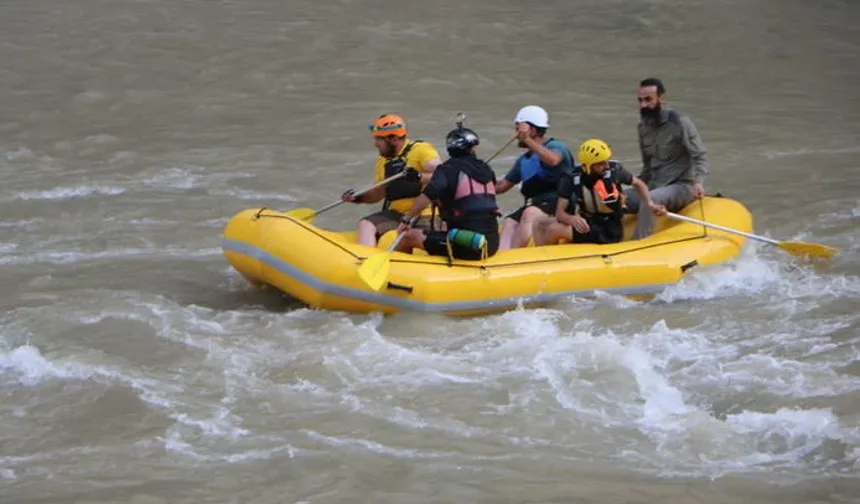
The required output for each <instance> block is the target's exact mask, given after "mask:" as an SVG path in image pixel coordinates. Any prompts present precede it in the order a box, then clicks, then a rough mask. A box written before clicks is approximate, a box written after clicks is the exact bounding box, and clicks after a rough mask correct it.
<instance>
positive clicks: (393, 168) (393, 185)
mask: <svg viewBox="0 0 860 504" xmlns="http://www.w3.org/2000/svg"><path fill="white" fill-rule="evenodd" d="M421 142H422V141H421V140H415V141H412V142H409V143H407V144H406V147H405V148H404V149H403V152H401V153H400V154H398V155H397V156H395V157H393V158H389V159H388V160H387V161H386V162H385V176H384V177H383V178H389V177H392V176H394V175H397V174H398V173H400V172H402V171H404V170H405V169H406V168H407V166H406V155H407V154H409V151H410V150H412V147H414V146H415V145H416V144H418V143H421ZM419 171H420V170H419ZM421 189H422V186H421V181H420V180H418V181H411V180H406V179H405V178H399V179H397V180H393V181H391V182H389V183H388V185H386V186H385V202H384V203H383V204H382V207H383V208H384V209H388V207H389V205H391V202H392V201H394V200H399V199H406V198H415V197H417V196H419V195H420V194H421Z"/></svg>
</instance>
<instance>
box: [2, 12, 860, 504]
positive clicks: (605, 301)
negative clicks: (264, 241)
mask: <svg viewBox="0 0 860 504" xmlns="http://www.w3.org/2000/svg"><path fill="white" fill-rule="evenodd" d="M858 20H860V3H858V2H855V1H847V0H844V1H838V0H817V1H815V2H812V1H803V0H723V1H721V2H714V1H696V0H685V1H682V0H639V1H629V0H624V1H622V0H600V1H598V0H578V1H557V0H553V1H546V2H540V3H538V2H535V3H528V2H525V3H524V2H516V1H512V0H495V1H492V2H491V1H487V0H481V1H477V0H476V1H472V2H454V1H452V0H434V1H432V2H429V1H428V2H421V3H419V2H401V3H399V4H398V3H385V2H374V1H370V0H339V1H338V0H330V1H327V2H311V1H307V0H291V1H290V2H277V1H275V0H246V1H238V0H237V1H228V0H223V1H214V0H210V1H202V0H187V1H184V2H177V1H167V0H151V1H144V0H139V1H134V0H125V1H122V0H77V1H75V2H68V1H60V0H40V1H31V2H23V1H19V2H12V1H4V2H0V62H2V64H0V83H2V85H0V180H2V184H0V252H2V254H0V268H2V269H0V279H2V286H3V288H2V289H0V309H2V311H0V315H2V318H0V426H2V427H0V501H2V502H9V503H13V502H14V503H19V504H24V503H48V502H50V503H136V504H144V503H145V504H151V503H204V502H206V503H208V502H212V503H228V502H229V503H242V504H245V503H283V502H296V503H298V502H303V503H314V504H328V503H341V502H374V503H403V502H427V503H451V502H463V503H465V502H476V503H477V502H480V503H490V502H494V503H495V502H500V503H501V502H511V503H525V502H529V503H563V502H564V503H569V502H624V503H650V502H665V503H692V502H714V503H723V504H729V503H741V502H756V503H801V502H802V503H812V502H860V358H858V355H860V345H858V344H860V332H858V327H860V315H858V310H857V307H858V302H860V259H858V256H857V252H858V248H860V241H858V234H857V231H856V230H857V227H858V224H860V199H858V192H860V93H858V89H860V88H858V85H857V82H858V80H860V66H858V65H857V64H856V62H857V57H856V55H857V53H858V50H860V29H858V26H860V24H858ZM650 75H656V76H659V77H662V78H663V79H664V81H665V83H666V86H667V88H668V95H667V97H668V100H669V103H670V105H672V106H675V107H677V108H679V109H680V110H682V111H683V112H685V113H686V114H688V115H690V117H691V118H692V119H693V120H694V122H695V123H696V125H697V127H698V128H699V131H700V133H701V135H702V138H703V140H704V141H705V143H706V145H707V147H708V149H709V152H710V157H711V176H710V178H709V179H708V184H707V188H708V190H709V192H711V193H713V192H716V191H720V192H722V193H723V194H724V195H726V196H729V197H732V198H735V199H738V200H740V201H742V202H744V203H745V204H746V205H747V206H748V207H749V208H750V210H751V211H752V212H753V214H754V216H755V226H756V231H757V232H758V233H760V234H764V235H767V236H771V237H774V238H777V239H782V240H802V241H809V242H816V243H826V244H828V245H832V246H836V247H838V248H840V250H841V253H840V255H839V256H837V257H836V258H835V260H834V261H833V262H832V263H830V264H827V265H806V264H802V263H799V262H797V261H796V260H794V259H793V258H792V257H791V256H789V255H788V254H785V253H783V252H782V251H780V250H778V249H775V248H774V247H769V246H767V245H761V244H757V243H751V244H750V246H749V247H748V248H747V249H746V250H745V251H744V252H743V254H742V256H741V257H740V258H739V259H738V260H736V261H733V262H731V263H729V264H726V265H723V266H720V267H716V268H711V269H704V270H701V271H697V272H694V273H692V274H691V275H690V277H689V278H688V279H687V280H685V281H684V282H683V283H682V284H680V285H678V286H676V287H672V288H670V289H669V290H667V291H666V292H664V293H662V294H661V295H659V296H658V297H657V298H656V299H654V300H652V301H649V302H633V301H630V300H627V299H624V298H619V297H614V296H600V297H598V298H596V299H569V300H566V301H564V302H559V303H555V304H553V305H551V306H547V307H545V308H543V309H530V310H516V311H511V312H508V313H505V314H500V315H494V316H486V317H475V318H467V319H448V318H445V317H441V316H435V315H423V314H421V315H416V314H399V315H397V316H393V317H390V318H382V317H380V316H377V315H348V314H341V313H329V312H325V311H312V310H307V309H303V308H302V307H301V306H299V305H297V304H296V303H294V302H290V301H289V300H285V299H283V298H281V297H280V296H278V295H276V294H273V293H271V292H256V291H254V290H252V289H251V288H250V287H249V286H248V285H247V284H246V283H245V282H244V281H243V280H242V279H241V278H240V277H239V276H238V275H237V274H236V273H235V272H233V271H232V270H231V269H230V268H229V267H228V265H227V263H226V261H225V259H224V258H223V256H222V255H221V250H220V248H219V241H220V233H221V230H222V228H223V226H224V224H225V223H226V221H227V219H228V218H229V217H230V216H231V215H233V214H234V213H235V212H237V211H239V210H240V209H243V208H247V207H256V206H268V207H272V208H279V209H289V208H294V207H297V206H309V207H314V208H318V207H320V206H323V205H325V204H327V203H329V202H331V201H332V200H334V199H336V198H337V196H338V195H339V194H340V192H341V191H343V190H344V189H346V188H348V187H359V186H363V185H366V184H368V183H369V182H370V181H371V176H372V175H371V171H372V168H371V166H372V162H373V159H374V156H375V152H374V150H373V147H372V145H371V141H370V138H369V136H368V132H367V126H366V125H367V124H368V122H369V121H371V120H372V119H373V118H374V117H376V116H377V115H379V114H381V113H383V112H389V111H393V112H397V113H400V114H402V115H404V116H405V117H406V118H407V120H408V122H409V125H410V128H411V135H412V136H413V137H414V138H422V139H425V140H429V141H433V142H436V143H437V145H441V143H442V140H443V139H444V135H445V133H446V132H447V131H448V129H450V128H451V126H452V121H453V118H454V116H455V115H456V113H457V112H461V111H462V112H465V113H466V114H467V123H468V124H469V125H470V126H472V127H473V128H474V129H476V130H477V131H478V133H479V134H480V135H481V136H482V139H483V143H482V146H481V147H480V148H481V149H482V153H483V154H484V155H488V154H489V153H491V152H494V151H495V150H496V149H497V148H498V147H500V146H501V145H502V144H503V143H504V142H505V141H506V140H507V139H508V138H509V135H511V134H512V120H513V116H514V114H515V113H516V111H517V109H519V108H520V107H521V106H523V105H527V104H532V103H535V104H540V105H542V106H544V107H545V108H547V109H548V110H549V111H550V115H551V122H552V128H551V133H552V134H553V135H555V136H557V137H558V138H561V139H563V140H565V141H567V142H568V143H569V144H570V145H572V146H576V145H578V143H579V142H581V141H582V140H584V139H586V138H589V137H591V136H599V137H602V138H604V139H606V140H607V141H609V142H610V143H611V144H612V145H613V148H614V149H615V152H616V155H617V157H619V158H621V159H622V160H625V161H626V162H628V167H630V168H632V169H633V171H634V172H636V171H638V167H637V161H636V160H637V158H638V153H637V150H636V148H637V145H636V136H635V131H636V120H637V111H636V108H635V92H636V87H637V83H638V81H639V80H640V79H642V78H644V77H647V76H650ZM516 155H517V151H516V149H514V148H510V149H509V150H507V151H505V153H504V154H502V155H501V156H499V158H497V159H496V160H495V161H494V168H495V169H496V171H497V174H498V175H499V176H501V175H502V174H503V173H504V172H505V171H506V170H507V169H508V168H509V166H510V164H511V162H512V160H513V159H514V157H515V156H516ZM502 203H503V206H504V207H505V209H507V210H510V209H513V208H514V207H515V206H516V205H517V195H516V194H514V193H513V192H512V193H509V194H506V195H505V196H504V197H503V198H502ZM367 210H368V209H367V208H366V207H365V208H355V207H351V206H348V205H347V206H342V207H339V208H337V209H336V210H332V211H331V212H328V213H326V214H324V215H322V216H320V217H319V218H318V219H317V222H318V223H321V224H323V225H325V226H330V227H337V228H341V229H345V228H349V227H352V226H354V224H355V221H356V219H357V218H358V217H359V216H360V215H361V214H362V212H365V211H367Z"/></svg>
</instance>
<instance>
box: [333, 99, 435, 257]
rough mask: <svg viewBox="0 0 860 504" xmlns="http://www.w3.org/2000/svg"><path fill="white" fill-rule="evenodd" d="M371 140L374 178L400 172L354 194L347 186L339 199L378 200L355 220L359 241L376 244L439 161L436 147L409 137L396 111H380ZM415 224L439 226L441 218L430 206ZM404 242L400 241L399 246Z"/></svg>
mask: <svg viewBox="0 0 860 504" xmlns="http://www.w3.org/2000/svg"><path fill="white" fill-rule="evenodd" d="M370 134H371V135H372V136H373V144H374V146H376V150H377V151H379V157H377V158H376V182H381V181H383V180H385V179H387V178H390V177H392V176H394V175H398V174H400V173H403V174H404V175H403V176H401V177H400V178H398V179H396V180H393V181H391V182H389V183H388V184H386V185H384V186H381V187H378V188H376V189H372V190H370V191H367V192H365V193H363V194H361V195H356V194H355V192H354V190H352V189H350V190H348V191H346V192H344V193H343V194H342V195H341V199H343V200H344V201H347V202H350V203H370V204H373V203H378V202H379V201H382V202H383V203H382V209H381V210H379V211H377V212H374V213H372V214H370V215H367V216H365V217H363V218H362V219H361V220H360V221H358V242H359V243H360V244H362V245H365V246H368V247H375V246H376V243H377V240H379V237H380V236H382V235H383V234H384V233H386V232H387V231H390V230H393V229H397V226H398V225H399V224H400V219H401V217H403V214H404V213H405V212H406V211H408V210H409V209H410V208H411V207H412V203H413V202H414V201H415V198H417V197H418V196H419V195H420V194H421V190H422V189H423V188H424V187H425V186H426V185H427V184H428V183H429V182H430V177H432V176H433V170H435V169H436V167H437V166H439V165H440V164H442V160H441V159H440V157H439V153H438V152H437V151H436V148H435V147H434V146H433V145H432V144H430V143H428V142H424V141H421V140H410V139H409V138H407V136H406V121H404V120H403V118H402V117H400V116H399V115H396V114H383V115H381V116H379V117H378V118H377V119H376V121H374V123H373V124H371V125H370ZM421 215H422V217H421V218H419V219H418V222H417V223H416V224H415V227H417V228H422V229H440V228H441V225H442V221H441V219H439V218H438V217H434V216H433V212H432V209H431V208H427V209H426V210H425V211H423V212H422V213H421ZM402 247H403V245H402V244H401V248H402Z"/></svg>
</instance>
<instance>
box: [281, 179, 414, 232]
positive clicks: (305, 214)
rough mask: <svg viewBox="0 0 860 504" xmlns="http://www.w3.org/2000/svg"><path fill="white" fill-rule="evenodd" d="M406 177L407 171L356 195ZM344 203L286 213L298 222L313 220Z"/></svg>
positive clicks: (339, 201) (338, 202) (336, 202)
mask: <svg viewBox="0 0 860 504" xmlns="http://www.w3.org/2000/svg"><path fill="white" fill-rule="evenodd" d="M404 175H406V172H405V171H402V172H400V173H398V174H396V175H392V176H390V177H388V178H387V179H385V180H382V181H380V182H377V183H375V184H373V185H372V186H367V187H365V188H364V189H362V190H360V191H358V192H356V193H355V195H356V196H358V195H361V194H364V193H366V192H368V191H371V190H373V189H376V188H377V187H380V186H384V185H385V184H387V183H389V182H391V181H393V180H396V179H399V178H400V177H402V176H404ZM342 203H346V202H345V201H343V200H340V199H339V200H337V201H335V202H334V203H331V204H329V205H326V206H324V207H322V208H320V209H319V210H314V209H312V208H294V209H292V210H290V211H288V212H286V215H289V216H290V217H292V218H294V219H298V220H309V219H313V218H314V217H316V216H317V215H319V214H321V213H323V212H325V211H327V210H331V209H332V208H334V207H336V206H338V205H340V204H342Z"/></svg>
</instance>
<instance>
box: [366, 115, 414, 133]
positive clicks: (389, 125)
mask: <svg viewBox="0 0 860 504" xmlns="http://www.w3.org/2000/svg"><path fill="white" fill-rule="evenodd" d="M370 134H371V135H373V136H375V137H405V136H406V121H404V120H403V118H402V117H400V116H399V115H397V114H382V115H381V116H379V118H378V119H376V121H374V122H373V124H371V125H370Z"/></svg>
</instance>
